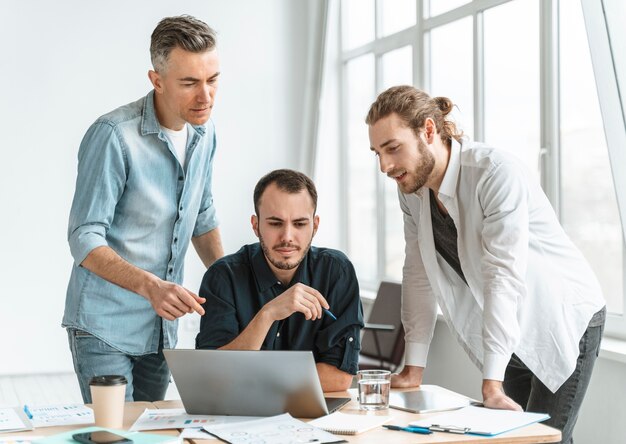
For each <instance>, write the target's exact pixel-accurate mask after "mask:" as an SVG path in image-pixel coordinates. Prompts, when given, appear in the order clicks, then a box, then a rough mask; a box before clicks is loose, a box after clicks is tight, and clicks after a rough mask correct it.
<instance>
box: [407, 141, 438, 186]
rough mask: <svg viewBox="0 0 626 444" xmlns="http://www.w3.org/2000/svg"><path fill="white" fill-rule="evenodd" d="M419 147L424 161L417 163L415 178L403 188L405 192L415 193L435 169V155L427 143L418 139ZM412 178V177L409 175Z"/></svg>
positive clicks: (414, 172)
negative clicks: (427, 146)
mask: <svg viewBox="0 0 626 444" xmlns="http://www.w3.org/2000/svg"><path fill="white" fill-rule="evenodd" d="M417 149H418V151H419V153H420V156H421V158H422V161H421V162H420V163H419V164H418V165H417V167H416V168H415V170H414V171H413V177H415V180H413V181H412V182H409V183H407V185H406V188H405V189H402V188H403V187H402V186H401V187H400V189H402V192H403V193H404V194H413V193H415V192H416V191H417V190H419V189H420V188H422V187H423V186H424V185H426V182H428V179H429V178H430V175H431V173H432V172H433V169H435V157H434V156H433V154H432V153H431V152H430V151H429V150H428V148H426V144H425V143H424V142H422V141H421V140H419V139H418V144H417ZM409 178H410V177H409Z"/></svg>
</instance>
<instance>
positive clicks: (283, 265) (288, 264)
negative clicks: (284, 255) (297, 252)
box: [259, 233, 313, 270]
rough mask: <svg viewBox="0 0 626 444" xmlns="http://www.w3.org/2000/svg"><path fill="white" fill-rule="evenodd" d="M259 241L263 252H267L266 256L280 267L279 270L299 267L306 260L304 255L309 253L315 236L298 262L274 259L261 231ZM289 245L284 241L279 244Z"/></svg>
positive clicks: (274, 264) (282, 245) (280, 245)
mask: <svg viewBox="0 0 626 444" xmlns="http://www.w3.org/2000/svg"><path fill="white" fill-rule="evenodd" d="M259 242H260V243H261V249H262V250H263V254H265V258H266V259H267V260H268V261H269V262H270V263H271V264H272V265H273V266H274V267H276V268H278V269H279V270H293V269H294V268H297V267H298V266H299V265H300V263H301V262H302V261H303V260H304V257H305V256H306V255H307V253H308V252H309V249H310V248H311V243H312V242H313V238H311V240H310V241H309V244H308V245H307V246H306V248H305V249H304V253H303V254H302V256H301V257H300V259H298V260H297V261H296V262H287V261H278V260H275V259H272V256H271V255H270V249H269V248H268V247H267V245H266V244H265V242H264V241H263V236H261V233H259ZM288 245H290V244H287V243H282V244H279V245H277V246H278V247H286V246H288Z"/></svg>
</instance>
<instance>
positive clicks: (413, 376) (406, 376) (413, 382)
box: [391, 365, 424, 388]
mask: <svg viewBox="0 0 626 444" xmlns="http://www.w3.org/2000/svg"><path fill="white" fill-rule="evenodd" d="M423 374H424V367H417V366H414V365H405V366H404V368H403V369H402V371H401V372H400V373H397V374H396V373H394V374H393V375H391V387H394V388H403V387H419V386H420V385H421V383H422V376H423Z"/></svg>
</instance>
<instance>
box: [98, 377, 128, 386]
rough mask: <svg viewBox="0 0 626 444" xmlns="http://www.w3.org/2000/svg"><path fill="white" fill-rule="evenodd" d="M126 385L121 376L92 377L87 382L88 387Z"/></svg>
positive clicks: (124, 379)
mask: <svg viewBox="0 0 626 444" xmlns="http://www.w3.org/2000/svg"><path fill="white" fill-rule="evenodd" d="M127 383H128V381H126V378H125V377H124V376H121V375H103V376H94V377H93V378H91V379H90V380H89V385H123V384H127Z"/></svg>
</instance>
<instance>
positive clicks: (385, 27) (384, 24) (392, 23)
mask: <svg viewBox="0 0 626 444" xmlns="http://www.w3.org/2000/svg"><path fill="white" fill-rule="evenodd" d="M416 3H417V2H416V1H415V0H384V1H382V2H380V1H379V14H380V22H379V23H380V36H381V37H382V36H386V35H389V34H393V33H394V32H398V31H402V30H403V29H406V28H409V27H411V26H413V25H414V24H415V18H416V17H415V15H416V13H415V5H416Z"/></svg>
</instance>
